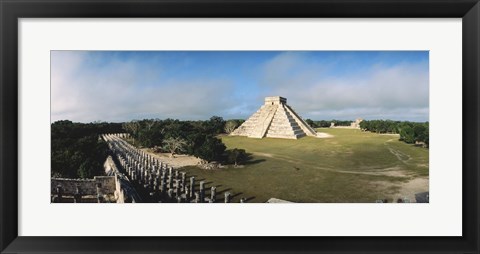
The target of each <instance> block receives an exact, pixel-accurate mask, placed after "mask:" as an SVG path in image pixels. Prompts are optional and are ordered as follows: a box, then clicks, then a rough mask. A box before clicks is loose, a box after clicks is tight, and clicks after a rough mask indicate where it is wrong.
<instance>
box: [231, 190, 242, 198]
mask: <svg viewBox="0 0 480 254" xmlns="http://www.w3.org/2000/svg"><path fill="white" fill-rule="evenodd" d="M242 194H243V192H239V193H235V194H234V195H232V199H233V198H234V197H238V196H240V195H242Z"/></svg>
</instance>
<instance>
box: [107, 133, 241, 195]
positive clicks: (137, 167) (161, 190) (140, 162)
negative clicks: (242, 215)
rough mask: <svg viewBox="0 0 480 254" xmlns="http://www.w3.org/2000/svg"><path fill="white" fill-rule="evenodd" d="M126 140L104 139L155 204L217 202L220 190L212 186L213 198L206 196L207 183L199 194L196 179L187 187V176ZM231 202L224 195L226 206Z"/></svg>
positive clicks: (116, 136) (118, 136) (111, 136)
mask: <svg viewBox="0 0 480 254" xmlns="http://www.w3.org/2000/svg"><path fill="white" fill-rule="evenodd" d="M122 137H123V136H122V135H121V134H105V135H103V138H104V140H105V141H106V142H107V144H108V146H109V148H110V150H111V151H112V153H113V155H114V156H115V158H116V159H117V160H118V161H119V163H120V166H121V167H122V168H123V170H124V171H125V173H126V175H128V177H129V179H130V181H132V182H134V183H135V184H137V186H140V187H142V188H144V189H145V190H146V191H147V192H149V194H150V196H151V197H153V199H154V200H155V201H159V202H182V203H184V202H187V203H190V202H193V203H214V202H216V201H217V200H216V195H217V191H216V187H214V186H212V187H211V188H210V195H209V196H206V189H207V188H206V184H205V181H200V182H199V190H198V191H197V190H196V188H195V187H196V182H195V177H194V176H192V177H190V178H189V182H188V183H187V174H186V172H180V171H178V170H176V169H174V168H173V167H171V166H169V165H167V164H166V163H162V162H161V161H160V160H158V159H157V158H154V157H153V156H151V155H149V154H147V153H145V152H143V151H141V150H139V149H137V148H135V147H134V146H132V145H130V144H129V143H128V142H126V141H125V140H123V139H122ZM137 191H138V190H137ZM231 199H232V196H231V194H230V193H229V192H226V193H225V194H224V201H225V203H230V202H231Z"/></svg>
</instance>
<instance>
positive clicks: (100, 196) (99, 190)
mask: <svg viewBox="0 0 480 254" xmlns="http://www.w3.org/2000/svg"><path fill="white" fill-rule="evenodd" d="M97 202H98V203H103V193H102V184H100V183H97Z"/></svg>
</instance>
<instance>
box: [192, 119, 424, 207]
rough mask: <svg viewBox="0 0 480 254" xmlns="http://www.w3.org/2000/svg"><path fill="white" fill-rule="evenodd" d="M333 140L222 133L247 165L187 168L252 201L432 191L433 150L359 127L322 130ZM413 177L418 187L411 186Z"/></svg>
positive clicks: (368, 198)
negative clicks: (245, 153)
mask: <svg viewBox="0 0 480 254" xmlns="http://www.w3.org/2000/svg"><path fill="white" fill-rule="evenodd" d="M319 131H320V132H325V133H328V134H331V135H333V136H334V137H333V138H324V139H321V138H315V137H308V136H307V137H304V138H301V139H298V140H289V139H274V138H264V139H252V138H246V137H238V136H221V138H222V141H223V143H225V144H226V146H227V148H228V150H227V153H229V152H228V151H231V150H233V149H235V148H236V149H244V150H246V151H248V152H249V154H251V156H250V157H251V158H249V159H247V160H246V161H245V162H244V165H245V166H244V167H237V168H234V167H230V168H225V169H222V170H214V171H211V170H203V169H200V168H197V167H185V168H184V169H185V170H186V171H187V172H188V173H189V174H191V175H195V176H197V178H199V179H207V180H208V181H211V182H212V185H216V186H219V185H221V187H219V188H218V189H217V190H218V191H219V192H222V191H229V192H231V193H234V195H236V196H235V197H234V201H235V202H236V201H238V199H239V198H242V197H244V198H247V199H249V202H265V201H267V200H268V199H269V198H272V197H275V198H280V199H285V200H291V201H296V202H374V201H375V200H377V199H385V198H386V199H388V200H389V202H392V201H393V200H397V199H398V198H399V197H401V198H403V197H405V196H407V197H409V198H410V199H412V200H413V199H414V194H415V193H418V192H422V191H427V190H428V175H429V170H428V165H429V157H428V150H427V149H423V148H419V147H415V146H412V145H409V144H406V143H404V142H401V141H399V140H398V136H397V135H396V134H394V135H378V134H376V133H371V132H364V131H361V130H358V129H331V128H325V129H319ZM411 180H415V183H417V184H418V187H417V188H413V189H408V188H410V187H408V188H407V187H405V186H410V185H406V183H408V182H409V181H411ZM237 194H238V195H237Z"/></svg>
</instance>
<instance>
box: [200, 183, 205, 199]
mask: <svg viewBox="0 0 480 254" xmlns="http://www.w3.org/2000/svg"><path fill="white" fill-rule="evenodd" d="M203 202H205V182H204V181H200V203H203Z"/></svg>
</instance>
